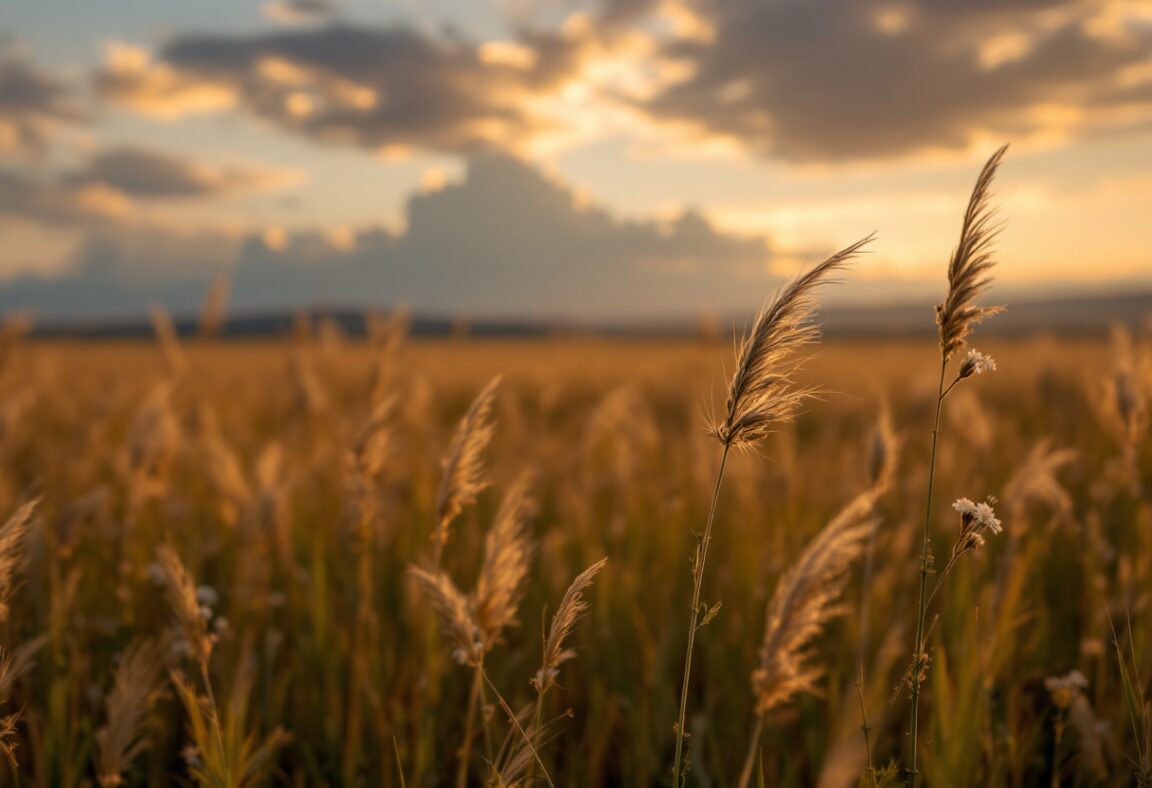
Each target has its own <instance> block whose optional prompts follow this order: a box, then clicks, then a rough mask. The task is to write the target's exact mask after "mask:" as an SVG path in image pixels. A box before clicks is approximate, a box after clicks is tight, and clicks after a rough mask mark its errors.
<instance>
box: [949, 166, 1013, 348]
mask: <svg viewBox="0 0 1152 788" xmlns="http://www.w3.org/2000/svg"><path fill="white" fill-rule="evenodd" d="M1007 150H1008V146H1007V145H1004V146H1003V147H1001V148H1000V149H999V150H998V151H996V152H995V153H994V154H992V158H990V159H988V161H987V163H986V164H985V165H984V169H982V170H981V171H980V177H979V178H977V179H976V186H975V188H973V190H972V196H971V197H970V198H969V200H968V209H967V210H966V211H965V212H964V223H963V225H962V226H961V229H960V241H959V243H958V244H957V245H956V248H955V249H954V250H953V252H952V259H951V260H950V261H949V262H948V297H947V298H946V299H945V301H944V303H943V304H940V305H939V306H937V307H936V323H937V324H938V325H939V327H940V348H941V351H942V352H943V354H944V360H945V361H947V360H948V359H950V358H951V357H952V354H954V353H955V352H956V351H957V350H960V349H961V348H963V347H964V344H965V342H964V340H965V337H967V336H968V334H969V333H971V331H972V328H973V327H974V326H975V325H976V324H977V323H979V322H981V321H982V320H984V318H986V317H990V316H992V315H994V314H996V313H997V312H1001V311H1003V307H999V306H992V307H982V306H976V305H975V303H974V302H975V301H976V299H977V298H979V297H980V296H981V295H983V294H984V292H985V291H987V290H988V288H989V287H990V286H991V284H992V277H991V275H990V272H991V270H992V266H993V265H995V261H994V260H993V259H992V244H993V242H994V241H995V240H996V236H997V234H998V233H999V228H998V227H997V226H996V224H995V221H994V220H995V217H996V211H995V209H994V208H993V207H992V205H991V204H990V201H991V198H992V181H993V179H994V178H995V177H996V170H997V168H999V166H1000V161H1001V160H1002V159H1003V158H1004V153H1005V152H1006V151H1007Z"/></svg>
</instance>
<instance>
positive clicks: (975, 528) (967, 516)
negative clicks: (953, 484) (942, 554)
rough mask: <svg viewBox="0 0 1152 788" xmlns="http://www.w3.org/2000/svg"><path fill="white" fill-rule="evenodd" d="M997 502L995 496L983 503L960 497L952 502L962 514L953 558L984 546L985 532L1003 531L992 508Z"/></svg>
mask: <svg viewBox="0 0 1152 788" xmlns="http://www.w3.org/2000/svg"><path fill="white" fill-rule="evenodd" d="M994 503H996V499H995V498H988V500H986V501H984V502H982V503H973V502H972V501H971V500H969V499H968V498H959V499H957V500H956V502H955V503H953V504H952V508H953V509H955V510H956V511H957V512H958V513H959V514H960V536H959V537H958V538H957V539H956V544H954V545H953V546H952V560H955V559H957V558H959V557H960V556H961V555H962V554H964V553H966V552H968V551H969V550H978V549H980V548H981V547H983V546H984V544H985V540H984V534H983V533H981V532H984V531H986V532H988V533H992V534H998V533H1001V532H1002V531H1003V530H1004V528H1003V526H1002V525H1001V524H1000V520H999V519H998V518H997V517H996V512H995V511H994V510H993V509H992V504H994Z"/></svg>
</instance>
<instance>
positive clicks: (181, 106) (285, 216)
mask: <svg viewBox="0 0 1152 788" xmlns="http://www.w3.org/2000/svg"><path fill="white" fill-rule="evenodd" d="M1004 143H1010V145H1011V147H1010V151H1009V154H1008V157H1007V159H1006V161H1005V164H1004V166H1003V168H1002V170H1001V173H1000V176H999V180H998V187H997V200H998V202H999V205H1000V215H1001V218H1002V220H1003V223H1004V224H1003V231H1002V234H1001V237H1000V243H999V254H998V259H999V261H1000V266H999V268H998V274H997V276H998V286H997V288H998V289H997V292H996V294H995V295H996V296H997V297H1001V298H1002V299H1004V300H1009V301H1010V300H1012V299H1016V300H1020V299H1031V298H1041V297H1044V296H1046V295H1049V294H1054V293H1059V294H1069V293H1072V294H1075V293H1084V292H1092V293H1099V294H1107V293H1113V292H1131V291H1132V290H1133V289H1147V290H1149V291H1152V220H1150V217H1152V0H1092V1H1090V2H1089V1H1086V0H1012V1H1011V2H1007V1H1006V0H965V2H954V1H952V0H921V1H920V2H905V1H903V0H267V1H264V0H251V1H249V0H196V2H191V0H100V2H81V0H15V1H14V2H10V3H6V4H5V9H4V12H3V15H2V16H0V237H2V238H3V239H4V241H3V243H0V312H13V311H30V312H32V313H34V314H37V315H42V316H46V317H48V318H50V319H60V318H64V319H73V318H74V319H85V318H90V317H107V316H122V315H136V314H142V313H143V312H144V310H145V309H146V308H147V307H148V305H150V304H154V303H159V304H163V305H165V306H166V307H168V308H169V309H170V310H172V311H173V312H176V313H187V312H191V311H194V310H195V308H196V306H197V304H198V303H199V301H200V300H201V299H202V298H203V296H204V293H205V291H206V289H207V288H208V287H209V284H210V283H211V282H212V281H214V280H215V279H217V278H224V279H226V280H227V281H228V282H229V284H230V293H231V294H230V304H231V308H232V309H233V310H234V311H236V310H239V311H255V310H279V309H296V308H300V307H306V306H330V307H331V306H340V307H356V308H361V307H365V308H367V307H371V308H383V309H387V308H389V307H390V306H395V305H401V304H402V305H404V306H406V307H407V308H409V309H411V310H413V311H417V312H428V313H439V314H446V315H454V316H469V317H477V318H482V317H495V316H499V317H522V318H523V317H527V318H552V319H555V318H561V319H613V320H617V319H633V318H635V319H649V318H666V317H677V316H687V315H705V314H721V313H723V314H727V313H729V312H735V311H737V310H748V309H751V308H754V307H755V306H756V305H757V304H758V303H759V302H760V301H761V300H763V298H765V297H766V296H768V295H769V294H770V293H771V292H772V290H773V288H774V287H776V286H777V285H778V284H779V283H780V282H781V281H783V279H784V278H786V277H788V276H790V275H793V274H795V273H796V272H797V271H799V270H801V269H802V268H803V267H804V266H805V265H810V264H813V263H815V262H817V261H818V260H819V259H821V258H822V256H824V255H826V254H828V253H830V252H831V251H834V250H836V249H838V248H841V247H844V246H847V245H849V244H850V243H852V242H854V241H856V240H857V239H859V238H861V237H863V236H865V235H868V234H869V233H872V232H875V233H876V236H877V238H876V241H875V242H874V243H873V244H872V246H871V253H870V254H869V255H868V256H867V257H865V258H864V259H862V260H860V261H859V263H858V264H857V265H856V269H855V271H854V272H853V273H852V274H851V275H850V276H849V277H848V278H847V281H845V282H844V283H843V284H842V285H841V286H839V287H837V288H836V289H835V290H834V291H830V292H829V294H828V298H829V300H833V301H836V300H839V301H844V302H853V303H877V304H882V303H888V302H895V301H907V300H920V299H923V300H927V299H934V298H938V297H939V296H940V294H941V292H942V290H943V288H944V286H945V285H944V268H945V265H946V261H947V257H948V253H949V252H950V250H951V248H952V246H953V244H954V243H955V239H956V235H957V232H958V227H959V221H960V217H961V215H962V211H963V208H964V204H965V202H966V199H967V194H968V191H969V189H970V188H971V184H972V182H973V181H974V179H975V177H976V173H977V172H978V171H979V168H980V165H981V164H982V162H983V161H984V160H985V159H986V158H987V157H988V156H989V155H990V154H991V153H992V152H993V151H994V150H995V149H996V148H997V147H999V146H1000V145H1001V144H1004Z"/></svg>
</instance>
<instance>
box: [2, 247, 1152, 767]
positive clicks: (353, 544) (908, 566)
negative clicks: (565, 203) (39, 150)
mask: <svg viewBox="0 0 1152 788" xmlns="http://www.w3.org/2000/svg"><path fill="white" fill-rule="evenodd" d="M962 247H963V244H961V248H962ZM961 262H963V261H961ZM856 265H858V266H864V265H867V261H866V260H858V261H857V262H856ZM961 273H963V272H962V271H961ZM977 274H978V275H984V274H983V273H982V272H980V271H977ZM942 276H943V272H942ZM794 284H795V283H794ZM955 287H956V283H955V282H953V283H952V288H953V290H955ZM790 295H798V296H801V297H803V296H805V295H806V293H803V292H801V293H799V294H796V293H791V294H790V293H789V291H787V290H785V291H784V292H783V293H782V294H778V295H777V300H776V302H775V303H776V304H777V305H779V303H780V299H781V298H784V299H785V300H786V299H787V298H788V297H789V296H790ZM961 295H962V294H961ZM976 295H979V293H976ZM971 303H972V300H971V299H970V300H969V301H967V302H964V303H962V304H961V306H964V305H969V306H970V305H971ZM793 305H795V306H798V307H801V309H800V311H799V312H796V311H794V312H791V313H787V314H785V315H784V317H783V318H780V319H779V320H778V321H777V323H776V324H774V325H765V324H764V321H765V320H768V321H771V320H772V319H774V318H773V315H774V314H775V316H776V317H777V318H778V317H779V314H777V313H773V312H772V311H771V309H769V310H768V312H767V313H766V314H761V315H760V317H759V319H758V321H757V322H755V323H753V322H750V323H749V329H750V333H749V335H748V336H749V340H750V342H751V344H749V343H745V344H744V345H743V346H738V347H737V349H736V353H737V358H735V359H734V357H733V349H732V347H731V346H730V345H729V344H727V343H726V342H717V341H709V340H698V341H691V340H678V341H667V342H659V341H625V340H620V341H611V342H609V341H595V340H587V339H586V340H574V339H567V340H566V339H549V340H536V341H468V340H445V341H430V340H422V341H412V340H408V339H407V338H406V336H405V325H404V322H403V320H402V319H393V320H374V321H372V322H371V324H370V332H369V334H370V336H369V338H368V340H367V341H358V340H350V339H347V338H344V337H342V336H341V335H340V333H339V331H337V330H335V329H334V328H333V327H332V326H331V325H325V324H320V325H310V324H309V323H308V322H307V321H301V323H300V325H299V326H298V329H297V331H296V334H295V337H294V338H293V339H291V340H284V341H279V342H268V343H240V342H221V341H214V340H212V339H210V338H201V339H196V340H183V341H182V340H177V339H176V338H175V337H174V336H173V335H172V332H171V330H170V324H169V323H168V322H167V319H166V318H165V317H164V316H163V315H162V314H157V315H156V316H155V320H156V326H157V335H158V339H157V341H156V342H138V343H136V342H111V341H102V342H90V343H89V342H71V343H70V342H48V341H31V340H26V339H22V338H21V336H20V332H19V330H18V327H17V326H16V325H15V324H14V323H13V324H10V325H9V327H8V328H7V329H6V331H5V333H4V338H3V343H2V353H0V364H2V368H0V507H2V510H3V515H2V517H0V519H7V522H6V524H5V525H4V526H3V530H2V531H0V601H2V602H3V604H4V606H3V608H2V611H0V612H2V624H0V638H2V640H0V643H2V646H3V658H2V660H0V666H2V667H0V740H2V742H3V747H4V758H3V759H2V760H0V775H3V776H2V777H0V783H3V784H5V785H37V786H75V785H120V784H127V785H150V786H162V785H173V784H196V785H202V786H240V785H269V784H292V785H384V786H424V785H509V786H511V785H557V786H559V785H661V784H663V785H670V784H674V783H680V782H683V783H684V784H690V785H702V786H707V785H715V786H726V785H772V786H777V785H778V786H807V785H823V786H856V785H863V786H870V787H871V786H880V785H896V784H903V783H916V784H924V785H931V786H968V785H976V784H986V785H993V786H1001V785H1003V786H1031V785H1085V786H1091V785H1107V786H1127V785H1137V784H1140V785H1147V784H1149V780H1150V779H1152V771H1150V769H1152V765H1150V758H1152V753H1150V750H1149V748H1150V744H1149V738H1150V729H1149V725H1150V723H1149V718H1150V716H1152V715H1150V712H1149V707H1148V701H1147V694H1146V687H1147V685H1148V684H1149V676H1150V674H1152V637H1150V633H1152V610H1150V607H1149V602H1150V600H1149V592H1150V591H1152V488H1150V484H1152V457H1150V456H1149V450H1148V449H1149V446H1148V436H1147V428H1148V423H1147V418H1148V412H1147V399H1148V396H1149V394H1152V376H1150V374H1149V370H1150V369H1152V367H1150V364H1152V336H1148V335H1145V334H1142V333H1140V332H1135V333H1126V332H1122V331H1117V332H1115V333H1114V335H1113V337H1112V339H1111V341H1109V340H1106V339H1082V340H1071V339H1067V338H1059V339H1058V338H1055V337H1033V338H1030V339H1027V340H1016V341H1007V340H996V339H989V340H988V341H980V331H981V329H980V328H977V329H976V332H975V334H974V335H973V336H969V337H968V340H969V343H970V344H975V345H976V346H977V347H979V349H980V351H982V352H983V353H986V354H989V355H991V356H992V357H994V358H995V360H996V362H995V363H996V369H995V370H991V369H987V368H986V367H985V366H984V362H980V364H979V365H977V366H979V372H977V370H976V369H975V368H974V366H973V365H974V364H975V362H972V361H969V360H968V356H967V352H968V348H964V349H962V350H959V351H957V352H956V354H955V355H954V357H953V358H952V359H951V360H950V362H949V364H948V366H947V368H946V369H947V375H946V376H945V377H944V378H941V377H940V370H941V347H940V345H939V343H937V342H931V341H929V340H927V339H924V340H907V341H898V340H892V341H849V340H844V339H837V340H829V341H822V342H820V343H818V344H817V343H814V342H813V341H812V340H813V337H812V336H811V335H810V334H805V333H804V330H805V329H804V327H805V326H810V325H811V317H812V316H811V312H810V307H811V304H807V303H803V302H802V299H801V300H800V301H797V302H795V303H794V304H793ZM805 310H808V311H805ZM766 315H767V317H766ZM750 317H751V316H750ZM977 317H978V315H977ZM994 319H995V318H994V317H992V318H991V320H994ZM932 320H933V316H932V315H931V314H930V313H929V314H926V315H925V322H926V324H927V325H931V321H932ZM971 327H972V326H971V325H966V326H964V328H971ZM760 329H763V331H762V332H761V333H759V334H758V333H757V332H758V330H760ZM772 331H775V332H776V333H771V332H772ZM765 332H767V333H765ZM797 332H799V333H797ZM757 337H760V338H762V339H764V338H765V337H766V339H764V341H765V342H769V341H771V342H776V344H774V345H770V346H765V345H763V344H761V345H757V344H756V343H757V342H758V341H759V340H758V339H757ZM790 343H791V344H790ZM766 348H767V349H766ZM775 351H781V354H780V355H778V356H771V355H770V353H771V352H775ZM758 353H759V354H760V355H759V356H757V355H756V354H758ZM749 354H751V357H750V355H749ZM981 358H982V357H981ZM797 361H802V362H803V363H802V365H801V366H800V367H797ZM752 362H771V363H769V364H768V365H767V367H766V368H757V366H756V363H752ZM762 366H763V365H762ZM965 371H966V372H967V374H966V373H965ZM744 373H747V376H748V378H747V380H744V381H743V383H741V382H740V381H741V378H740V376H741V374H744ZM954 379H957V380H958V382H957V383H956V385H955V386H954V387H953V388H952V389H951V390H950V391H948V393H947V395H946V396H945V397H943V398H942V397H941V396H940V394H941V391H942V390H943V389H942V386H941V385H940V384H941V382H942V384H943V386H947V385H948V384H949V383H951V382H952V381H953V380H954ZM744 384H748V385H751V386H752V387H753V389H754V393H757V394H758V395H764V397H766V399H761V400H756V399H754V398H753V399H751V400H749V399H747V397H748V396H749V395H748V394H747V391H748V389H745V390H744V393H741V390H738V389H739V386H740V385H744ZM805 393H807V394H810V395H811V396H800V395H801V394H805ZM734 396H735V398H736V399H735V401H734V399H733V397H734ZM793 396H795V397H796V399H795V401H792V400H790V399H789V397H793ZM740 397H745V399H740ZM938 405H941V407H940V409H939V432H938V437H939V440H938V445H937V447H936V451H935V458H934V462H933V460H932V458H931V448H932V443H933V441H932V437H933V433H932V430H933V423H934V418H935V416H936V413H937V406H938ZM783 406H787V408H786V410H787V412H784V411H781V410H779V408H781V407H783ZM742 408H743V410H741V409H742ZM757 408H759V410H757ZM774 409H776V410H774ZM758 419H759V420H758ZM749 425H751V426H749ZM710 430H711V431H712V432H713V433H714V434H710ZM740 430H744V432H740ZM717 438H719V440H718V439H717ZM741 443H744V444H747V445H744V446H743V447H741ZM729 447H730V448H732V450H731V451H730V452H729V451H727V448H729ZM740 448H743V449H745V450H743V451H741V450H739V449H740ZM722 462H723V467H724V470H723V477H722V479H721V480H720V482H719V483H718V476H719V474H720V468H721V463H722ZM930 470H931V471H932V474H931V475H932V478H933V480H934V481H933V492H932V496H933V497H932V505H931V508H930V509H929V510H928V517H927V519H926V518H925V510H926V504H927V490H928V487H929V483H930V481H929V479H930ZM714 492H715V498H714ZM993 498H994V500H992V499H993ZM964 499H969V500H968V501H967V503H965V501H964ZM954 501H957V502H958V503H957V505H956V506H955V507H954V506H953V505H952V504H953V502H954ZM973 502H978V503H973ZM981 504H985V505H988V506H990V508H987V509H980V510H979V512H977V509H978V508H979V507H980V505H981ZM993 510H994V514H991V513H990V512H993ZM712 511H714V516H710V512H712ZM993 521H994V522H995V527H993V525H992V523H993ZM925 525H927V528H928V535H929V536H930V537H931V541H930V552H929V553H928V554H927V556H926V555H925V553H924V535H925V531H924V529H925ZM1001 528H1002V532H998V530H1000V529H1001ZM706 534H707V536H706ZM702 552H703V553H705V554H702ZM705 558H706V562H705ZM602 559H606V561H604V562H603V563H601V561H602ZM922 570H923V571H922ZM922 579H923V582H922ZM694 599H695V605H694V603H693V600H694ZM921 613H923V615H921ZM921 623H922V624H923V626H922V627H921V626H919V625H920V624H921ZM918 630H922V631H921V632H920V633H919V635H920V636H919V637H918V636H917V635H918ZM689 633H692V635H693V638H692V640H693V641H694V643H693V647H692V651H691V654H692V656H691V659H692V662H691V669H690V671H687V674H688V676H687V679H686V678H685V673H686V671H685V661H686V648H687V643H688V639H689ZM914 707H915V709H916V712H915V713H916V719H915V722H913V720H912V714H913V711H912V709H913V708H914ZM681 719H683V726H682V727H681V725H680V720H681ZM913 742H915V745H914V747H913ZM912 752H915V754H916V758H915V760H913V758H912V757H911V755H912Z"/></svg>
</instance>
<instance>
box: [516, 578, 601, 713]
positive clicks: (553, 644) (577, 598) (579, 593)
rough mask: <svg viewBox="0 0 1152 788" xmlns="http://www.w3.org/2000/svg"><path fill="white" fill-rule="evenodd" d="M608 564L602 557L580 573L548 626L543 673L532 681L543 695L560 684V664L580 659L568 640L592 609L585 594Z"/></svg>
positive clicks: (539, 673)
mask: <svg viewBox="0 0 1152 788" xmlns="http://www.w3.org/2000/svg"><path fill="white" fill-rule="evenodd" d="M606 563H608V559H607V558H601V559H600V560H599V561H597V562H596V563H594V564H592V566H590V567H588V568H587V569H585V570H584V571H583V572H581V573H580V574H578V575H577V576H576V579H575V580H573V581H572V585H570V586H568V590H567V591H565V592H564V596H563V598H562V599H561V600H560V606H559V607H557V608H556V613H555V614H553V616H552V625H551V626H550V627H548V634H547V636H545V638H544V659H543V661H542V662H541V663H540V670H538V671H537V672H536V675H535V676H534V677H533V678H532V684H533V686H535V687H536V689H537V691H538V692H540V693H541V694H543V692H544V691H545V690H547V689H548V688H549V687H551V686H553V685H554V684H555V683H556V676H557V675H558V669H559V667H560V665H561V664H563V663H564V662H567V661H568V660H570V659H572V658H573V657H575V656H576V652H575V650H573V649H571V648H565V646H564V641H566V640H567V639H568V636H569V635H570V634H572V629H573V627H575V626H576V622H577V621H578V620H579V619H580V616H581V615H583V614H584V611H586V610H587V609H588V603H587V602H586V601H584V592H585V591H587V590H588V589H589V588H590V587H591V585H592V581H593V580H595V579H596V575H598V574H599V573H600V570H601V569H603V568H604V565H605V564H606Z"/></svg>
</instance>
